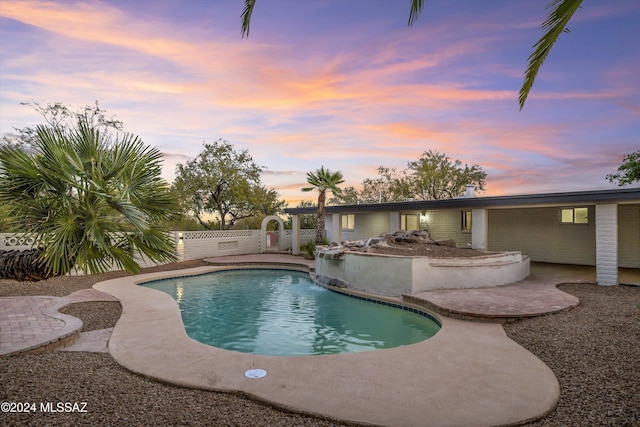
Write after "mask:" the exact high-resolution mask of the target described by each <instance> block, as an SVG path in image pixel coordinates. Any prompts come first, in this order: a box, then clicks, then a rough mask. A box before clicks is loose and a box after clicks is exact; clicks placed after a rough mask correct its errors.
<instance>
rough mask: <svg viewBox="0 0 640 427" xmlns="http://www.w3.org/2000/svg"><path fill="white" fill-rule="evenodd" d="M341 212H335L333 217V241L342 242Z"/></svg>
mask: <svg viewBox="0 0 640 427" xmlns="http://www.w3.org/2000/svg"><path fill="white" fill-rule="evenodd" d="M340 219H341V218H340V214H337V213H334V214H333V215H332V217H331V239H329V240H331V241H332V242H336V243H341V242H342V221H341V220H340Z"/></svg>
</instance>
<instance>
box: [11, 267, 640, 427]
mask: <svg viewBox="0 0 640 427" xmlns="http://www.w3.org/2000/svg"><path fill="white" fill-rule="evenodd" d="M224 258H230V259H226V260H224V259H221V258H216V259H215V261H217V262H223V263H224V264H231V265H234V264H235V265H236V266H238V265H248V266H252V265H253V266H264V264H263V263H265V262H266V263H268V264H269V265H284V266H290V265H291V264H292V263H293V264H295V263H294V262H293V261H304V260H302V259H301V258H299V257H290V256H286V255H275V254H267V255H254V256H238V257H224ZM294 258H295V259H294ZM309 263H312V262H311V261H307V262H305V263H304V266H305V268H312V267H313V265H312V264H309ZM298 264H299V263H298ZM539 267H540V268H532V276H534V277H538V276H540V277H538V279H539V281H540V283H541V285H540V286H538V287H537V288H536V287H535V286H534V287H533V288H532V289H533V290H534V291H535V289H538V293H539V297H541V298H542V300H544V297H542V296H543V295H546V294H548V290H549V287H548V285H549V284H551V285H555V284H557V283H561V282H583V281H587V282H593V280H594V279H593V278H595V274H593V278H591V274H592V273H591V270H590V269H589V268H588V267H587V268H582V267H576V268H574V267H570V266H547V265H541V266H539ZM224 268H225V267H222V266H219V267H216V266H212V267H200V268H197V269H189V270H177V271H173V272H164V273H152V274H145V275H139V276H129V277H125V278H120V279H114V280H110V281H106V282H102V283H99V284H97V285H95V286H94V287H95V288H96V289H98V290H101V291H103V292H97V291H95V290H84V291H79V292H78V293H77V294H75V296H74V297H73V298H70V297H71V295H69V296H67V297H64V298H55V297H46V298H50V299H53V300H62V299H65V300H66V301H67V302H66V303H69V302H79V301H89V300H92V298H93V299H96V298H102V299H103V300H115V299H118V300H120V301H121V304H122V306H123V314H122V317H121V319H120V320H119V322H118V324H117V325H116V327H115V329H114V331H113V333H112V335H111V339H110V341H109V351H110V352H111V354H112V356H113V357H114V358H115V359H116V360H117V361H118V363H120V364H121V365H123V366H125V367H126V368H128V369H130V370H132V371H134V372H137V373H140V374H142V375H145V376H148V377H152V378H155V379H158V380H160V381H164V382H169V383H174V384H178V385H183V386H188V387H197V388H203V389H210V390H221V391H229V392H240V393H246V394H249V395H252V396H255V397H256V398H259V399H262V400H265V401H268V402H272V403H274V404H276V405H279V406H282V407H286V408H290V409H294V410H298V411H303V412H308V413H312V414H317V415H322V416H326V417H329V418H337V419H342V420H348V421H354V422H361V423H368V424H378V425H394V426H396V425H407V426H409V425H421V426H422V425H504V424H514V423H521V422H524V421H526V420H530V419H535V418H540V417H542V416H543V415H545V414H546V413H547V412H549V411H551V410H552V409H553V408H554V406H555V404H556V402H557V400H558V396H559V387H558V383H557V380H556V378H555V376H554V375H553V373H552V372H551V371H550V370H549V369H548V368H547V367H546V366H545V365H544V364H543V363H542V362H541V361H540V360H539V359H537V358H536V357H535V356H534V355H532V354H531V353H529V352H527V351H526V350H524V349H523V348H522V347H520V346H519V345H518V344H516V343H515V342H513V341H511V340H510V339H509V338H508V337H507V336H506V334H505V333H504V330H503V329H502V327H501V326H500V325H499V324H487V323H480V322H468V321H462V320H457V319H450V318H447V317H444V316H438V317H439V319H440V320H441V322H442V324H443V327H442V329H441V330H440V331H439V332H438V333H437V334H436V335H435V336H434V337H433V338H431V339H429V340H426V341H423V342H421V343H418V344H414V345H410V346H404V347H399V348H395V349H389V350H379V351H373V352H367V353H356V354H345V355H331V356H305V357H269V356H252V355H248V354H243V353H236V352H229V351H225V350H221V349H217V348H213V347H209V346H206V345H204V344H200V343H198V342H196V341H193V340H191V339H190V338H189V337H188V336H187V335H186V333H185V332H184V328H183V327H182V321H181V318H180V313H179V311H178V308H177V305H176V303H175V301H174V300H173V299H172V298H171V297H170V296H169V295H167V294H164V293H162V292H159V291H154V290H152V289H147V288H143V287H139V286H135V283H139V282H142V281H146V280H154V279H158V278H163V277H168V276H171V275H185V274H198V273H201V272H205V271H215V270H218V269H224ZM628 273H631V276H630V277H631V279H630V280H631V281H630V282H629V283H633V282H634V281H636V280H637V279H638V270H635V271H631V272H628ZM538 279H536V280H538ZM543 279H544V280H543ZM636 283H637V282H636ZM545 284H546V285H545ZM542 285H545V286H542ZM499 288H504V287H499ZM499 288H491V289H494V291H493V292H495V289H499ZM554 289H555V287H554ZM104 292H106V294H105V293H104ZM72 295H74V294H72ZM109 295H111V296H109ZM565 295H566V294H565ZM38 298H43V297H12V298H1V299H0V308H1V310H0V313H1V314H0V324H1V325H4V324H5V323H7V324H11V325H14V326H15V327H16V328H17V329H15V328H13V329H12V330H11V332H12V334H11V335H8V336H2V337H0V338H2V339H0V344H3V343H4V344H5V349H6V344H7V342H8V344H9V345H10V346H12V347H11V348H12V349H14V350H15V349H16V348H17V347H20V339H21V338H20V337H21V335H20V332H21V330H22V332H25V334H24V335H23V336H30V335H29V333H31V332H32V331H31V330H30V326H29V325H30V323H29V322H26V323H23V324H22V326H21V325H20V324H19V323H15V320H16V319H20V320H21V321H22V320H30V319H31V321H32V323H33V322H35V323H37V322H38V321H40V320H43V318H44V317H50V316H49V315H51V310H50V308H51V304H53V303H56V304H55V305H56V306H57V307H61V306H62V305H65V304H62V305H60V304H61V303H62V302H63V301H53V302H48V303H47V304H45V306H42V304H41V305H38V304H35V303H32V304H24V302H25V301H29V300H30V299H31V300H30V301H31V302H36V300H37V299H38ZM476 298H477V296H475V297H473V298H468V299H467V302H469V301H472V300H473V299H476ZM34 299H36V300H34ZM11 307H13V308H16V309H18V308H19V310H22V311H19V314H18V317H17V318H16V317H15V316H16V315H17V314H16V313H14V312H12V311H11V310H10V309H11ZM43 307H44V308H43ZM549 308H550V310H551V311H553V308H552V307H549ZM478 310H479V309H478ZM45 312H46V313H45ZM5 317H6V319H5ZM3 322H4V323H3ZM56 322H57V321H56ZM57 323H59V322H57ZM63 323H64V322H63ZM70 323H73V322H70ZM80 324H81V323H80ZM5 326H6V325H5ZM65 326H67V325H65ZM0 329H2V332H5V331H7V330H8V329H7V328H5V327H3V328H0ZM67 332H68V331H65V333H67ZM83 335H84V334H83ZM106 335H108V334H106ZM43 336H46V334H43ZM103 339H104V338H103ZM31 344H32V345H33V343H31ZM77 345H78V344H76V346H77ZM67 349H71V348H70V347H67ZM76 350H82V348H77V349H76ZM85 351H91V350H90V349H89V348H88V347H87V348H85ZM94 351H95V350H94ZM0 353H1V354H7V353H6V352H0ZM251 368H261V369H265V370H266V371H267V376H266V377H264V378H260V379H249V378H246V377H245V376H244V372H245V371H246V370H248V369H251Z"/></svg>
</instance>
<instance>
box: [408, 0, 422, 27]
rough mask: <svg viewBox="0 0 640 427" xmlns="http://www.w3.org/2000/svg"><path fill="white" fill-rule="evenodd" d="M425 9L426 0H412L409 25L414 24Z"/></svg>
mask: <svg viewBox="0 0 640 427" xmlns="http://www.w3.org/2000/svg"><path fill="white" fill-rule="evenodd" d="M423 9H424V0H411V10H410V12H409V22H408V25H409V26H412V25H413V23H414V22H416V20H417V19H418V16H420V12H422V10H423Z"/></svg>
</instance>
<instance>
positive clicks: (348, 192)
mask: <svg viewBox="0 0 640 427" xmlns="http://www.w3.org/2000/svg"><path fill="white" fill-rule="evenodd" d="M360 203H363V202H362V199H361V193H360V192H359V191H358V190H357V189H356V187H354V186H349V187H345V188H342V189H341V191H340V195H339V196H336V197H332V198H331V199H329V201H328V202H327V205H357V204H360ZM298 207H301V206H298Z"/></svg>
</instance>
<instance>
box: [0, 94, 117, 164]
mask: <svg viewBox="0 0 640 427" xmlns="http://www.w3.org/2000/svg"><path fill="white" fill-rule="evenodd" d="M20 105H27V106H30V107H31V108H33V109H34V110H35V111H36V112H37V113H38V114H40V115H41V116H42V118H43V119H44V121H45V123H46V124H47V125H48V126H51V127H53V128H73V127H74V126H75V125H76V123H77V122H78V120H83V121H86V122H87V123H89V124H90V125H91V127H93V128H94V129H100V130H101V131H102V132H107V133H109V132H112V131H122V130H124V124H123V123H122V122H121V121H120V120H116V119H115V118H113V117H110V118H109V117H107V116H106V110H103V109H101V108H100V106H99V105H98V101H96V102H95V105H92V106H91V105H87V106H85V107H84V108H81V109H79V110H77V111H72V109H71V106H69V105H64V104H63V103H61V102H50V103H48V104H47V105H46V106H42V105H40V104H39V103H37V102H35V101H32V102H21V103H20ZM13 129H14V131H15V133H10V134H5V135H3V137H2V142H0V145H9V146H13V147H18V148H20V149H22V150H24V151H28V152H32V151H33V150H34V149H35V146H36V141H37V135H36V128H35V127H33V126H27V127H24V128H13Z"/></svg>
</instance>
